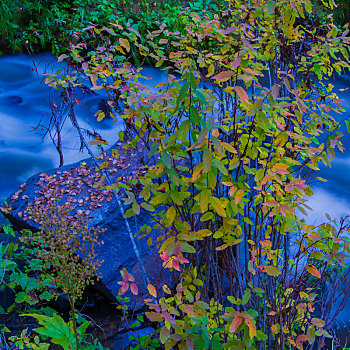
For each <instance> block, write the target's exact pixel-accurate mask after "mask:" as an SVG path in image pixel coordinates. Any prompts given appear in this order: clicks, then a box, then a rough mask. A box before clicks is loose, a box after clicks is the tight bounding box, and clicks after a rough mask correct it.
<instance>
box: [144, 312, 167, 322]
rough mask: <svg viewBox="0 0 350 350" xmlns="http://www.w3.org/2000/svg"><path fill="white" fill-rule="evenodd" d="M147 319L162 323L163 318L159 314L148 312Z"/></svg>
mask: <svg viewBox="0 0 350 350" xmlns="http://www.w3.org/2000/svg"><path fill="white" fill-rule="evenodd" d="M145 314H146V317H147V318H148V319H149V320H150V321H152V322H162V321H163V316H162V315H161V314H158V313H157V312H146V313H145Z"/></svg>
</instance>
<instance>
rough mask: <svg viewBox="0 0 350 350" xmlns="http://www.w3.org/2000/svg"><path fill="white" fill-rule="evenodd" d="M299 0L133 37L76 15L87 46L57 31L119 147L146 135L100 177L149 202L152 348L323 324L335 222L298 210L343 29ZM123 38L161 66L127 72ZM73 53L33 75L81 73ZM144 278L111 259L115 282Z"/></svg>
mask: <svg viewBox="0 0 350 350" xmlns="http://www.w3.org/2000/svg"><path fill="white" fill-rule="evenodd" d="M311 12H312V6H311V2H310V1H309V0H306V1H304V0H297V1H277V2H276V1H272V0H271V1H269V2H266V1H258V0H255V1H253V2H250V3H249V4H248V3H246V2H243V1H235V2H231V3H227V6H226V7H225V10H224V12H222V13H220V14H218V15H217V16H215V18H214V19H211V18H209V17H208V16H205V15H203V16H202V17H200V16H199V15H198V14H196V13H192V14H189V15H187V17H186V20H184V21H185V22H186V31H185V34H181V33H179V32H176V31H175V32H174V31H172V28H166V26H165V25H164V24H163V25H161V26H160V28H159V30H156V31H153V32H151V33H149V34H148V35H147V38H146V39H147V45H145V44H144V40H145V39H144V38H141V36H140V35H139V33H138V32H137V31H136V30H135V29H134V28H132V27H130V26H126V27H124V26H123V25H122V24H120V23H115V24H113V26H111V27H110V28H102V29H97V28H92V30H96V33H98V35H100V36H101V40H102V39H103V40H104V42H105V45H104V46H100V47H99V48H98V49H97V50H95V51H89V52H88V53H87V47H88V43H86V42H80V41H79V40H78V41H77V42H76V43H75V44H72V47H71V55H70V59H71V60H73V61H74V62H75V64H76V65H77V66H79V69H81V70H82V71H83V72H84V73H85V75H84V76H85V77H86V78H85V79H88V80H89V81H90V83H91V86H92V89H93V90H102V89H103V90H104V91H106V92H107V94H108V96H109V97H110V100H109V101H108V104H109V106H110V116H111V117H112V118H116V114H117V111H118V110H119V108H121V110H122V118H124V120H125V123H126V126H127V130H128V137H129V142H128V143H127V144H126V146H125V147H130V148H137V147H140V148H142V149H145V148H147V149H148V150H149V154H148V160H147V162H146V165H145V166H144V167H143V172H142V174H141V173H140V176H139V177H138V178H136V179H133V180H132V181H131V182H128V183H125V182H123V181H122V179H119V180H117V181H116V182H115V183H114V184H113V185H110V184H106V188H108V189H111V188H115V186H117V187H118V188H119V189H120V190H121V191H122V192H123V193H124V194H125V202H126V203H127V204H129V205H131V208H130V209H128V210H127V212H126V218H129V217H132V216H133V215H140V214H141V215H145V211H148V212H150V213H151V214H152V215H153V218H154V222H155V223H154V225H153V227H148V228H147V227H144V228H143V229H144V233H143V235H147V232H150V230H152V229H158V230H159V231H160V232H162V234H161V235H160V236H159V237H158V238H157V242H158V244H159V254H160V257H161V259H162V260H163V267H164V269H171V270H172V271H173V272H174V276H175V279H176V280H177V283H176V286H175V287H174V288H169V286H159V285H156V284H155V283H154V281H156V280H157V278H154V281H153V282H152V281H151V283H147V286H148V291H149V294H150V298H149V299H147V300H146V303H147V305H148V307H149V311H148V312H147V313H146V315H147V317H148V318H149V320H150V321H153V322H157V323H158V324H159V328H158V332H159V333H158V336H159V339H160V341H161V343H162V344H164V348H165V349H171V348H179V349H196V350H197V349H318V348H322V347H323V346H324V344H325V338H331V335H330V333H329V329H330V328H329V327H330V326H332V324H333V322H334V320H333V319H332V318H331V313H330V309H329V304H330V303H332V302H334V301H335V298H337V295H338V296H339V295H340V294H341V293H342V292H343V290H342V285H343V281H344V278H345V277H344V276H343V275H342V274H341V273H339V271H341V268H342V266H345V264H344V259H345V258H346V257H347V253H349V243H348V242H347V240H346V233H347V232H348V227H347V224H346V221H345V220H342V221H341V222H339V223H335V222H333V221H331V220H330V218H329V220H328V221H327V222H325V223H324V224H322V225H319V226H315V225H310V224H307V223H306V221H305V215H306V214H307V211H308V210H309V209H310V208H309V207H308V205H307V197H308V196H310V195H312V189H311V188H310V187H309V180H310V176H311V177H315V176H317V175H316V174H317V170H319V167H320V166H321V164H324V165H326V166H329V165H330V160H331V159H333V158H334V156H335V151H336V150H340V151H343V150H344V147H343V145H342V142H341V137H342V132H341V130H340V127H341V122H340V121H339V120H337V119H335V118H334V115H335V114H341V112H342V111H343V110H342V108H341V106H340V100H339V98H338V96H337V94H336V92H334V91H333V85H332V84H331V83H330V82H329V80H330V81H332V79H335V76H336V75H337V74H338V73H341V72H342V71H343V70H344V69H347V68H349V62H348V58H349V51H348V46H347V45H348V43H349V39H348V33H349V30H348V29H347V26H345V27H344V28H343V29H342V30H338V29H337V28H336V27H335V26H334V25H333V24H332V22H331V21H330V22H329V23H322V24H320V25H319V27H315V28H310V27H308V26H307V24H306V23H307V21H306V20H305V18H307V17H308V16H309V14H310V13H311ZM90 29H91V28H90ZM159 36H162V39H160V40H158V37H159ZM164 36H166V37H167V39H164V38H163V37H164ZM149 47H152V48H153V49H150V48H149ZM135 50H136V51H137V52H138V53H139V54H140V55H141V56H143V57H145V59H146V58H149V57H150V58H152V59H153V60H155V61H157V64H156V65H157V66H159V67H163V68H165V69H167V70H168V73H169V75H168V81H165V82H162V83H160V84H158V85H157V86H156V87H155V90H151V89H149V88H147V87H145V86H143V85H142V83H140V82H139V79H140V78H141V77H142V68H136V67H134V66H132V65H131V64H130V62H129V59H130V58H131V57H132V52H134V51H135ZM125 57H126V58H125ZM65 58H68V55H65V56H61V57H60V58H59V59H60V60H63V59H65ZM75 69H76V70H75ZM79 69H78V68H76V67H74V68H72V71H71V73H70V75H67V76H65V77H59V76H58V75H56V76H51V77H49V78H48V83H50V84H51V85H52V86H54V87H56V88H60V86H61V87H62V86H63V87H66V86H69V84H71V85H72V86H77V85H78V84H82V83H83V79H84V78H82V75H81V74H80V73H79V74H80V75H79V79H80V80H79V79H74V78H72V76H73V77H74V74H76V75H77V74H78V70H79ZM64 84H68V85H64ZM96 116H98V118H99V119H100V120H101V119H103V118H105V117H106V116H105V115H104V114H102V113H101V112H97V113H96ZM119 137H121V138H122V137H123V134H122V133H121V134H119ZM103 142H104V141H103V140H100V139H98V140H96V141H95V143H97V144H101V143H103ZM310 174H311V175H310ZM319 180H321V181H322V179H319ZM337 271H338V272H337ZM144 282H145V281H135V280H134V277H133V276H131V275H130V274H129V273H128V272H127V271H126V270H123V271H122V281H120V285H121V291H120V294H124V293H125V292H127V291H128V289H129V287H130V289H131V291H132V292H133V293H134V294H137V292H138V288H137V284H138V283H144ZM332 288H333V289H334V288H335V289H336V293H333V294H332V295H330V293H327V291H328V290H329V289H332ZM335 289H334V290H335ZM327 327H328V328H327Z"/></svg>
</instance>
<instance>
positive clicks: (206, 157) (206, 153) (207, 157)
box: [203, 148, 211, 173]
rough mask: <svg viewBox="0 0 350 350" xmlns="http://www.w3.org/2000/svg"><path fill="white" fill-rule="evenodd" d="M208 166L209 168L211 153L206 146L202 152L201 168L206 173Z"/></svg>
mask: <svg viewBox="0 0 350 350" xmlns="http://www.w3.org/2000/svg"><path fill="white" fill-rule="evenodd" d="M210 168H211V153H210V151H209V150H208V148H206V149H205V150H204V152H203V169H204V171H205V172H206V173H208V172H209V170H210Z"/></svg>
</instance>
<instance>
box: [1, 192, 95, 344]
mask: <svg viewBox="0 0 350 350" xmlns="http://www.w3.org/2000/svg"><path fill="white" fill-rule="evenodd" d="M72 210H73V209H72V204H71V203H70V202H67V203H66V204H65V205H63V206H60V205H59V198H54V199H53V200H49V201H48V202H47V203H46V205H43V204H41V205H39V204H36V205H35V206H33V207H29V208H28V211H27V215H31V218H32V219H33V220H36V221H38V222H40V227H41V230H40V232H39V233H32V232H31V231H28V230H27V231H22V233H21V236H20V241H21V243H22V244H21V245H20V246H19V244H18V243H15V240H13V241H7V242H6V244H5V242H1V245H0V247H1V260H0V263H1V264H0V267H1V272H2V273H1V276H2V279H1V283H0V288H1V291H2V292H3V293H4V295H9V291H10V290H12V291H13V292H14V294H15V303H14V304H13V305H11V306H10V307H8V308H7V310H3V309H2V310H0V312H1V313H2V314H4V317H5V319H8V318H9V317H10V314H11V313H14V312H16V313H18V312H19V313H20V314H21V316H23V317H26V319H28V317H34V318H36V319H37V320H38V322H39V324H40V325H41V326H42V327H40V328H35V329H34V331H35V332H36V333H37V334H39V335H40V336H41V338H42V339H39V337H38V336H37V335H34V334H33V333H32V331H29V330H28V328H27V329H24V330H23V331H22V333H21V334H20V335H12V336H10V337H9V338H8V342H9V343H10V344H13V345H15V346H18V347H19V348H21V349H22V348H27V349H36V350H38V349H48V348H49V346H50V342H51V343H53V344H59V345H61V346H62V347H63V348H64V349H73V348H74V349H102V347H101V345H100V344H99V343H98V342H97V341H94V343H93V344H91V342H90V341H88V339H87V338H86V336H85V334H86V329H87V327H88V326H89V325H90V323H91V322H90V321H85V320H84V319H83V318H82V319H81V320H80V319H79V316H77V315H76V313H75V302H76V300H77V299H79V298H80V297H81V296H82V293H83V291H84V289H85V287H86V286H87V285H88V284H89V283H93V278H95V275H96V272H97V269H98V267H99V266H100V262H99V261H98V260H97V259H96V254H95V252H94V246H96V245H99V244H100V242H99V241H98V239H97V238H98V233H99V229H98V228H97V229H91V228H89V226H88V220H87V218H86V216H85V215H84V214H82V213H81V214H80V215H79V217H74V218H73V217H72V216H71V215H70V213H71V212H72ZM29 213H30V214H29ZM5 233H6V234H7V237H8V238H10V237H11V236H12V239H14V238H15V235H14V232H13V230H12V229H11V228H10V226H6V227H5ZM21 262H22V263H21ZM19 265H22V266H23V267H22V268H20V266H19ZM59 291H60V292H63V293H64V294H65V295H66V296H67V297H68V300H69V302H70V305H71V311H72V319H71V320H70V321H69V322H67V323H66V322H65V321H64V320H63V319H62V318H61V317H60V316H59V315H57V314H56V313H55V312H54V310H52V309H50V308H49V309H48V308H43V307H42V305H43V303H45V302H47V301H49V300H51V299H52V298H53V297H54V296H55V295H56V296H57V295H58V292H59ZM28 307H29V308H28ZM33 307H35V308H33ZM80 318H81V317H80ZM78 323H81V325H80V326H78ZM4 327H5V328H4V330H5V331H6V332H10V334H11V330H10V329H9V328H8V327H10V325H8V327H6V326H4ZM10 328H11V327H10ZM31 328H33V327H31ZM12 333H13V332H12ZM48 340H50V342H48Z"/></svg>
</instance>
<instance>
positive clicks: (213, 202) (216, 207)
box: [210, 197, 226, 218]
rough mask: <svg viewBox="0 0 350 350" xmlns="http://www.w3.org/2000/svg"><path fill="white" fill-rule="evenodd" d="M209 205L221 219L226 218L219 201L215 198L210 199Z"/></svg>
mask: <svg viewBox="0 0 350 350" xmlns="http://www.w3.org/2000/svg"><path fill="white" fill-rule="evenodd" d="M210 203H211V205H212V206H213V209H214V210H215V211H216V212H217V213H218V214H219V215H220V216H222V217H223V218H225V217H226V211H225V208H224V207H223V205H222V203H221V200H220V199H219V198H216V197H211V198H210Z"/></svg>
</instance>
